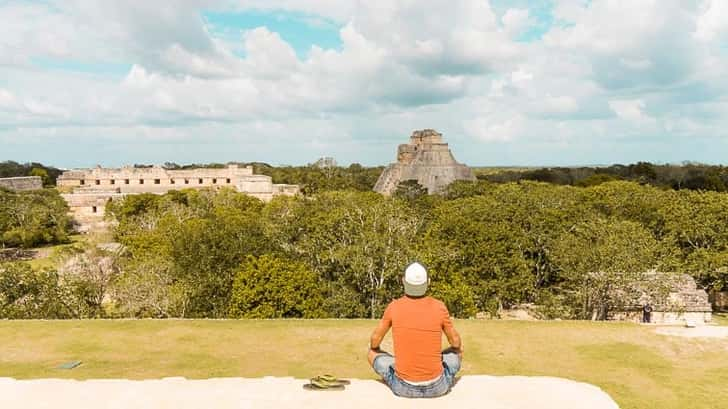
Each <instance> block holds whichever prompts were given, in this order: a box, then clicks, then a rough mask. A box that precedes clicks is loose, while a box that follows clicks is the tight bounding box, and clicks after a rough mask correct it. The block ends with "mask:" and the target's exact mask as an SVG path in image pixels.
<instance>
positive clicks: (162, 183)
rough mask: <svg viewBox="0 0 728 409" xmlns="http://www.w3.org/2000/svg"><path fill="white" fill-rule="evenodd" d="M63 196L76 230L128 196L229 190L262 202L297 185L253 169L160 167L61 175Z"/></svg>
mask: <svg viewBox="0 0 728 409" xmlns="http://www.w3.org/2000/svg"><path fill="white" fill-rule="evenodd" d="M56 184H57V186H58V188H59V189H60V190H61V191H62V192H64V193H63V194H62V195H61V196H63V198H64V199H65V200H66V202H67V203H68V206H69V207H70V209H71V213H72V214H73V216H74V219H75V220H76V221H77V222H79V223H80V225H81V227H80V230H82V231H83V230H88V229H89V228H90V227H92V226H93V225H98V224H102V222H103V217H104V210H105V207H106V203H107V202H108V201H109V200H116V199H119V198H122V197H124V196H126V195H130V194H139V193H155V194H164V193H167V192H169V191H170V190H181V189H203V188H222V187H230V188H233V189H235V190H237V191H238V192H242V193H245V194H248V195H250V196H253V197H256V198H258V199H261V200H263V201H269V200H271V199H272V198H273V197H274V196H278V195H289V196H292V195H295V194H297V193H298V192H299V188H298V186H297V185H282V184H274V183H273V182H272V179H271V177H270V176H266V175H255V174H253V167H252V166H246V167H239V166H238V165H228V166H227V167H226V168H219V169H218V168H198V169H188V170H169V169H164V168H162V167H160V166H153V167H149V168H137V167H131V166H125V167H122V168H120V169H109V168H102V167H100V166H97V167H96V168H93V169H77V170H70V171H66V172H64V173H63V174H62V175H61V176H60V177H59V178H58V180H57V182H56Z"/></svg>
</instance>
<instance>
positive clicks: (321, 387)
mask: <svg viewBox="0 0 728 409" xmlns="http://www.w3.org/2000/svg"><path fill="white" fill-rule="evenodd" d="M303 389H306V390H309V391H343V390H344V385H343V384H341V383H337V382H326V381H325V380H323V379H320V377H318V376H317V377H315V378H312V379H311V383H307V384H305V385H303Z"/></svg>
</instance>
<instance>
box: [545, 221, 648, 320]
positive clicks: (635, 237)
mask: <svg viewBox="0 0 728 409" xmlns="http://www.w3.org/2000/svg"><path fill="white" fill-rule="evenodd" d="M659 256H660V247H659V244H658V242H657V241H656V240H655V238H654V237H653V236H652V235H651V234H650V233H649V231H647V230H646V229H645V228H643V227H642V226H641V225H640V224H638V223H635V222H631V221H620V220H609V219H603V218H597V219H592V220H588V221H584V222H581V223H579V224H577V225H576V226H574V228H573V229H572V230H570V231H569V232H567V233H565V234H563V235H562V236H561V238H560V239H559V240H558V241H557V242H556V244H555V246H554V249H553V259H554V264H555V265H556V266H557V268H558V269H559V270H560V271H561V277H562V278H563V279H564V282H563V283H562V284H561V285H560V290H562V291H564V292H566V293H568V295H569V298H570V303H571V307H572V309H573V311H574V312H575V315H576V317H578V318H582V319H588V318H591V319H598V320H605V319H607V315H608V312H609V311H610V310H612V309H615V308H619V307H623V306H624V305H625V303H627V302H629V300H631V299H632V297H631V294H632V291H631V288H632V287H634V286H635V285H636V284H637V283H645V282H649V280H647V276H646V274H647V272H648V271H652V270H655V269H659V268H660V267H661V264H660V257H659Z"/></svg>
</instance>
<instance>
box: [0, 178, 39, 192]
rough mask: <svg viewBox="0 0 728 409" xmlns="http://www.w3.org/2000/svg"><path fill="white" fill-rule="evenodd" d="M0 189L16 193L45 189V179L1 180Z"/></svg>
mask: <svg viewBox="0 0 728 409" xmlns="http://www.w3.org/2000/svg"><path fill="white" fill-rule="evenodd" d="M0 187H4V188H5V189H10V190H15V191H21V190H38V189H43V179H42V178H41V177H40V176H21V177H15V178H0Z"/></svg>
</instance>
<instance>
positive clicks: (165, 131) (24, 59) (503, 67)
mask: <svg viewBox="0 0 728 409" xmlns="http://www.w3.org/2000/svg"><path fill="white" fill-rule="evenodd" d="M0 25H2V27H3V38H2V40H1V41H0V160H16V161H41V162H45V163H48V164H52V165H56V166H62V167H85V166H94V165H96V164H101V165H104V166H119V165H123V164H131V163H163V162H166V161H174V162H180V163H187V162H225V161H264V162H268V163H272V164H305V163H311V162H314V161H315V160H316V159H317V158H319V157H321V156H333V157H334V158H336V159H337V161H338V162H339V163H342V164H348V163H353V162H358V163H362V164H365V165H383V164H386V163H389V162H391V161H393V160H394V158H395V151H396V147H397V145H398V144H400V143H404V142H406V141H407V138H408V136H409V134H411V132H412V131H413V130H416V129H423V128H435V129H437V130H439V131H440V132H442V133H443V134H444V136H445V139H446V141H447V142H449V143H450V146H451V149H452V150H453V152H454V154H455V156H456V158H457V159H458V160H460V161H462V162H464V163H467V164H470V165H475V166H505V165H529V166H539V165H546V166H555V165H564V166H569V165H585V164H586V165H588V164H611V163H631V162H636V161H643V160H646V161H652V162H658V163H665V162H671V163H674V162H682V161H687V160H689V161H699V162H706V163H723V164H725V163H727V160H726V159H725V158H726V157H728V155H727V154H728V78H727V77H726V75H725V74H724V72H725V68H724V67H726V66H728V52H727V51H726V50H728V2H725V1H721V0H689V1H683V0H660V1H655V0H635V1H631V2H614V1H608V0H453V1H450V2H442V1H437V0H422V1H417V2H413V1H410V0H390V1H386V2H384V1H382V2H372V1H360V0H337V1H336V2H330V1H324V0H296V1H291V0H195V1H181V0H176V1H174V0H157V1H153V2H150V1H142V0H128V1H124V2H104V3H100V2H95V1H92V0H46V1H42V2H38V1H22V0H9V1H0Z"/></svg>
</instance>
